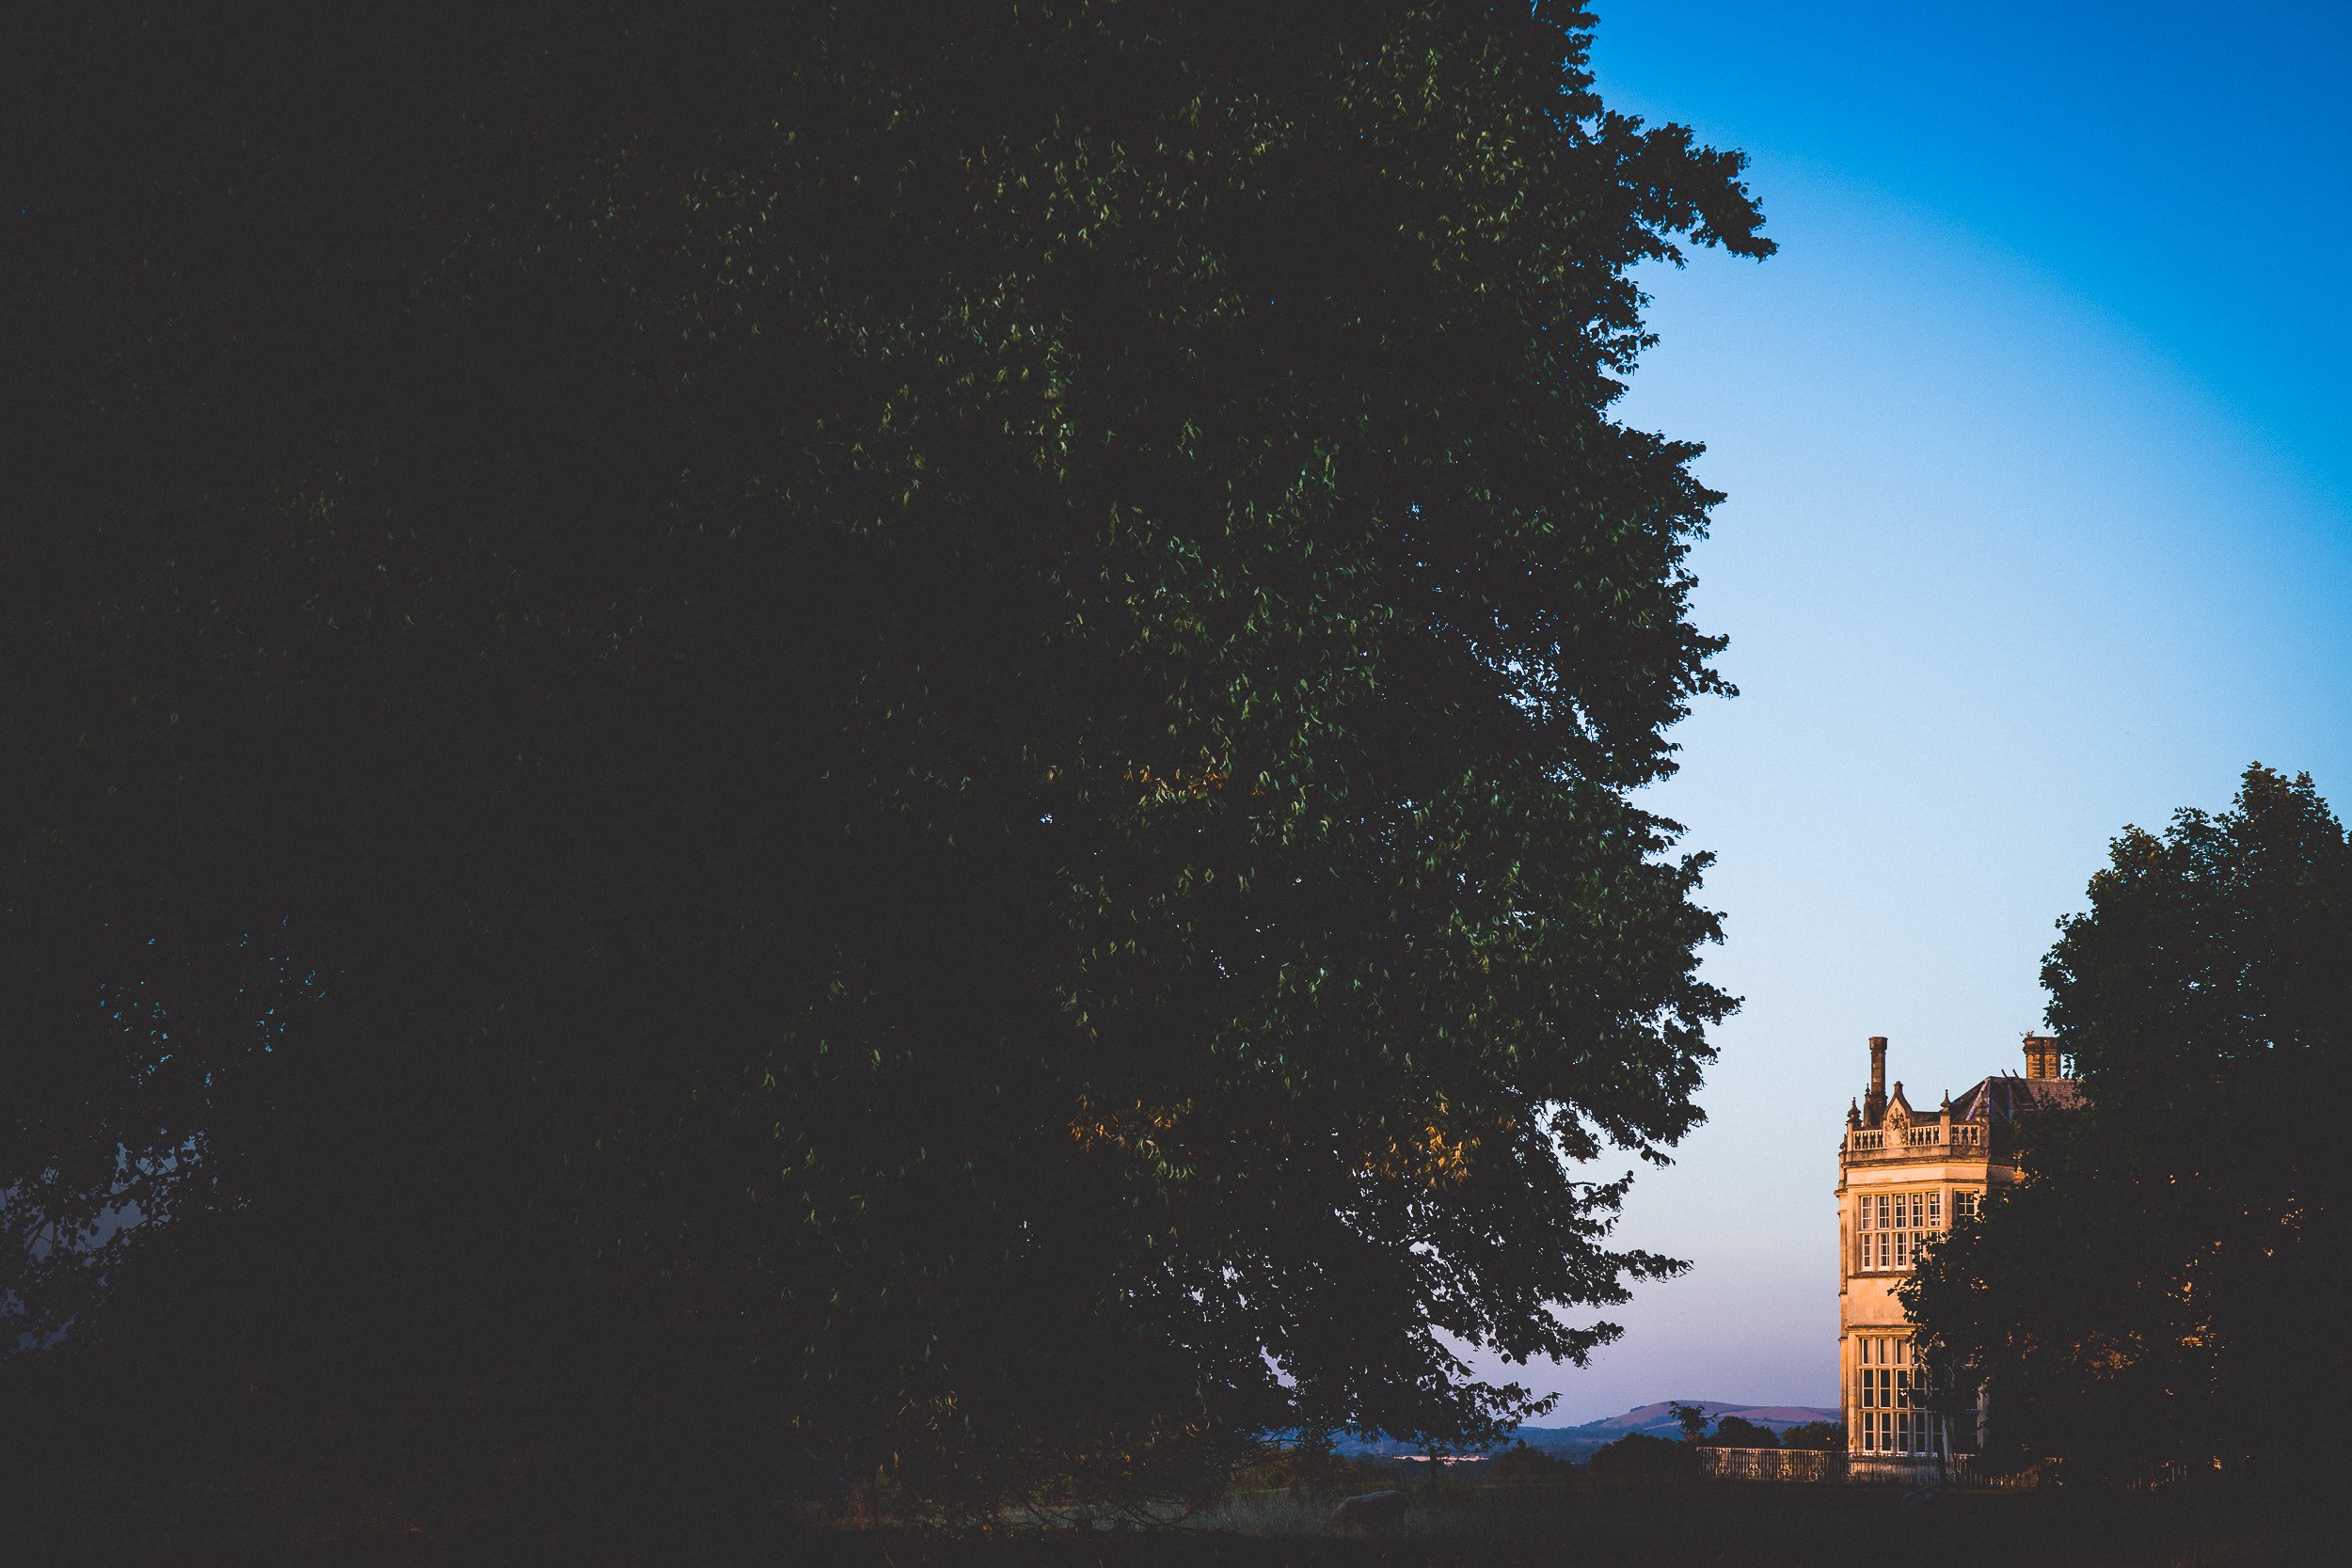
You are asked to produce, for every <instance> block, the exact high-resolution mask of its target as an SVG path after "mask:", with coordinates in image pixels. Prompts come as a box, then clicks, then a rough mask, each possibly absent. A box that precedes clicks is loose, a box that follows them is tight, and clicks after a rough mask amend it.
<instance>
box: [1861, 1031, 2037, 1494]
mask: <svg viewBox="0 0 2352 1568" xmlns="http://www.w3.org/2000/svg"><path fill="white" fill-rule="evenodd" d="M2078 1100H2079V1094H2078V1091H2077V1090H2076V1088H2075V1085H2074V1080H2073V1079H2072V1078H2069V1077H2066V1076H2064V1075H2063V1069H2062V1066H2061V1063H2060V1061H2059V1052H2058V1041H2057V1040H2055V1039H2053V1038H2051V1037H2048V1036H2043V1035H2028V1036H2026V1072H2025V1076H2023V1077H2019V1076H2017V1075H2015V1074H2013V1073H2000V1074H1996V1075H1995V1076H1994V1077H1991V1078H1987V1079H1985V1080H1984V1081H1983V1082H1981V1083H1979V1084H1978V1085H1976V1086H1975V1087H1974V1088H1972V1089H1970V1090H1969V1091H1968V1092H1967V1093H1966V1094H1964V1095H1963V1096H1962V1097H1961V1099H1960V1102H1959V1103H1958V1104H1957V1105H1955V1104H1954V1103H1953V1102H1952V1097H1951V1096H1950V1095H1948V1094H1947V1095H1946V1096H1944V1101H1943V1103H1942V1105H1940V1106H1939V1107H1937V1108H1936V1109H1935V1110H1932V1111H1920V1110H1915V1109H1914V1108H1913V1107H1912V1104H1911V1102H1910V1101H1908V1100H1907V1099H1905V1098H1904V1095H1903V1086H1902V1084H1901V1083H1900V1081H1898V1082H1897V1083H1896V1085H1895V1087H1894V1090H1893V1092H1892V1093H1891V1094H1890V1093H1889V1092H1888V1090H1887V1086H1886V1039H1885V1037H1883V1036H1873V1037H1871V1040H1870V1087H1869V1091H1868V1092H1867V1094H1865V1095H1864V1096H1863V1097H1862V1099H1861V1100H1860V1101H1859V1102H1857V1103H1856V1104H1854V1105H1852V1106H1851V1107H1850V1108H1849V1109H1848V1110H1847V1112H1846V1136H1845V1141H1844V1142H1843V1144H1841V1145H1840V1146H1839V1148H1838V1151H1837V1257H1838V1270H1837V1278H1838V1286H1837V1306H1838V1313H1837V1353H1838V1355H1837V1365H1838V1383H1839V1399H1838V1402H1839V1404H1840V1405H1841V1406H1842V1407H1843V1408H1844V1410H1845V1413H1846V1451H1847V1452H1848V1453H1849V1454H1851V1455H1856V1456H1860V1457H1866V1458H1876V1459H1890V1460H1906V1459H1910V1460H1923V1459H1928V1458H1931V1457H1933V1456H1935V1455H1937V1454H1948V1453H1952V1452H1956V1451H1966V1450H1969V1449H1975V1448H1976V1447H1978V1445H1979V1440H1980V1437H1981V1432H1980V1428H1981V1425H1982V1420H1983V1413H1982V1411H1981V1410H1979V1413H1978V1422H1977V1426H1978V1428H1979V1430H1975V1431H1950V1430H1947V1427H1946V1423H1943V1422H1941V1421H1938V1420H1936V1419H1935V1418H1931V1416H1930V1415H1929V1414H1928V1412H1927V1411H1925V1410H1923V1409H1920V1408H1918V1407H1917V1406H1916V1405H1915V1404H1914V1402H1913V1401H1912V1397H1911V1396H1912V1389H1913V1386H1914V1382H1915V1378H1916V1376H1917V1370H1916V1368H1915V1363H1914V1358H1913V1355H1912V1347H1911V1325H1910V1323H1908V1322H1906V1321H1905V1319H1904V1317H1903V1307H1902V1303H1901V1302H1899V1301H1898V1300H1896V1299H1895V1291H1896V1290H1897V1289H1898V1288H1899V1287H1900V1286H1901V1285H1902V1283H1903V1281H1904V1280H1905V1279H1906V1278H1907V1277H1908V1276H1909V1275H1910V1273H1911V1264H1912V1259H1914V1258H1915V1256H1916V1255H1917V1252H1918V1249H1919V1247H1920V1246H1921V1244H1922V1243H1925V1242H1926V1241H1927V1240H1928V1239H1929V1238H1930V1237H1932V1236H1934V1235H1935V1234H1937V1233H1938V1232H1940V1231H1944V1230H1947V1229H1949V1228H1950V1227H1951V1226H1952V1225H1953V1223H1954V1222H1955V1221H1956V1220H1959V1219H1961V1218H1963V1217H1966V1216H1968V1215H1970V1214H1972V1213H1974V1212H1975V1211H1976V1207H1977V1205H1979V1203H1981V1202H1983V1200H1984V1195H1985V1194H1986V1193H1988V1192H1992V1191H1995V1190H1997V1189H1999V1188H2001V1187H2003V1186H2006V1185H2007V1184H2009V1183H2010V1182H2012V1181H2014V1180H2017V1166H2016V1126H2017V1121H2018V1118H2019V1117H2023V1116H2027V1115H2030V1114H2031V1113H2033V1112H2034V1111H2037V1110H2041V1109H2044V1108H2057V1107H2060V1106H2067V1105H2073V1104H2075V1103H2077V1101H2078Z"/></svg>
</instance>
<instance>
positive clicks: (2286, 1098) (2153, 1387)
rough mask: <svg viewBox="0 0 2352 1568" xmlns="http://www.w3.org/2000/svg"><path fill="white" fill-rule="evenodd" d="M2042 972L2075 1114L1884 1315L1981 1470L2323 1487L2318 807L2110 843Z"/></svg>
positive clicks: (2329, 1012) (2327, 821)
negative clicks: (1901, 1319)
mask: <svg viewBox="0 0 2352 1568" xmlns="http://www.w3.org/2000/svg"><path fill="white" fill-rule="evenodd" d="M2059 929H2060V933H2061V934H2060V937H2059V940H2058V945H2057V946H2056V947H2055V948H2053V949H2052V950H2051V952H2050V956H2049V958H2048V960H2047V962H2046V963H2045V964H2044V965H2043V968H2042V981H2043V984H2044V985H2046V986H2047V987H2048V989H2049V991H2050V1009H2049V1019H2050V1022H2051V1023H2052V1024H2053V1025H2054V1026H2056V1027H2057V1029H2058V1031H2059V1032H2060V1033H2061V1035H2062V1036H2063V1037H2064V1039H2065V1041H2066V1044H2067V1046H2068V1048H2069V1049H2070V1050H2071V1051H2072V1052H2073V1053H2074V1062H2075V1070H2076V1072H2077V1074H2078V1075H2079V1077H2080V1078H2081V1081H2082V1085H2083V1088H2084V1090H2085V1092H2086V1094H2087V1096H2088V1100H2089V1103H2088V1105H2087V1107H2086V1108H2084V1109H2081V1110H2079V1111H2069V1112H2065V1113H2062V1114H2056V1115H2045V1116H2043V1117H2040V1118H2038V1119H2037V1120H2035V1121H2034V1122H2033V1123H2031V1124H2030V1125H2028V1126H2027V1127H2026V1129H2025V1132H2026V1138H2025V1145H2024V1168H2025V1174H2026V1181H2025V1182H2024V1183H2023V1184H2022V1185H2021V1186H2019V1187H2016V1188H2013V1189H2011V1190H2010V1192H2009V1193H2008V1194H2006V1195H2005V1196H2002V1197H2001V1198H2000V1199H1999V1200H1998V1201H1995V1202H1994V1203H1992V1204H1990V1205H1988V1207H1987V1208H1986V1210H1985V1212H1984V1215H1983V1218H1982V1220H1981V1222H1980V1223H1979V1224H1976V1225H1974V1226H1963V1227H1960V1228H1959V1229H1958V1230H1956V1231H1954V1232H1953V1233H1952V1235H1951V1237H1950V1238H1949V1240H1947V1242H1945V1243H1942V1244H1941V1245H1939V1246H1937V1247H1936V1248H1934V1249H1933V1250H1932V1251H1931V1254H1930V1255H1929V1257H1928V1259H1926V1261H1925V1262H1923V1263H1922V1265H1921V1266H1920V1268H1919V1270H1918V1272H1917V1273H1916V1275H1915V1276H1914V1278H1913V1280H1912V1283H1911V1285H1910V1286H1909V1287H1908V1288H1907V1289H1906V1291H1905V1292H1904V1300H1905V1302H1906V1303H1907V1304H1908V1307H1909V1309H1910V1310H1911V1312H1912V1314H1913V1321H1914V1322H1916V1323H1921V1324H1922V1325H1924V1328H1925V1330H1926V1332H1927V1333H1928V1334H1929V1335H1930V1336H1931V1338H1932V1339H1933V1341H1934V1345H1933V1351H1932V1356H1933V1360H1934V1362H1935V1364H1936V1366H1937V1369H1938V1372H1939V1381H1940V1383H1941V1384H1942V1386H1944V1387H1946V1388H1947V1389H1950V1390H1955V1391H1957V1392H1959V1393H1960V1394H1961V1396H1962V1398H1963V1400H1965V1399H1970V1398H1972V1397H1973V1391H1974V1390H1975V1389H1976V1388H1977V1387H1978V1386H1979V1385H1984V1386H1989V1389H1990V1394H1991V1420H1992V1437H1993V1441H1994V1449H1995V1451H1996V1453H2001V1454H2006V1455H2009V1456H2010V1457H2012V1458H2020V1459H2022V1458H2028V1457H2033V1456H2039V1455H2048V1454H2057V1455H2060V1456H2063V1457H2064V1459H2065V1461H2066V1464H2067V1466H2068V1469H2069V1473H2070V1475H2084V1474H2089V1475H2094V1476H2107V1477H2122V1478H2129V1477H2132V1476H2134V1475H2145V1474H2149V1473H2154V1472H2156V1471H2158V1470H2159V1469H2160V1468H2161V1467H2163V1466H2166V1465H2174V1466H2181V1467H2184V1468H2185V1469H2186V1470H2188V1471H2190V1472H2192V1473H2203V1474H2211V1473H2212V1472H2213V1467H2214V1465H2215V1464H2216V1463H2217V1462H2218V1463H2219V1465H2220V1466H2221V1468H2222V1470H2223V1471H2224V1472H2225V1473H2228V1474H2236V1475H2242V1476H2246V1477H2249V1478H2251V1479H2254V1480H2257V1481H2279V1480H2281V1479H2285V1478H2291V1477H2293V1476H2296V1474H2298V1473H2299V1472H2300V1471H2301V1470H2302V1469H2303V1468H2304V1467H2305V1466H2306V1465H2325V1464H2328V1463H2331V1461H2330V1460H2328V1456H2327V1450H2326V1449H2325V1446H2324V1445H2323V1444H2321V1443H2318V1442H2316V1441H2315V1433H2317V1431H2318V1430H2320V1427H2319V1424H2318V1422H2317V1417H2318V1415H2319V1413H2320V1412H2323V1411H2328V1410H2333V1409H2337V1408H2339V1407H2341V1406H2342V1404H2343V1403H2344V1400H2345V1398H2346V1397H2347V1395H2352V1378H2347V1372H2348V1371H2352V1363H2347V1358H2346V1354H2345V1349H2344V1341H2343V1337H2342V1335H2341V1334H2340V1333H2339V1332H2338V1331H2337V1329H2336V1327H2335V1321H2336V1318H2337V1317H2338V1316H2339V1315H2340V1311H2341V1305H2342V1302H2343V1300H2344V1291H2345V1288H2346V1287H2347V1285H2352V1232H2347V1220H2348V1219H2352V1207H2348V1206H2347V1199H2348V1198H2352V1190H2348V1186H2352V1172H2348V1171H2347V1168H2346V1166H2345V1164H2344V1161H2343V1160H2342V1159H2341V1158H2340V1157H2339V1156H2338V1155H2337V1153H2336V1152H2335V1146H2336V1143H2337V1139H2336V1136H2335V1127H2336V1123H2337V1122H2338V1121H2339V1120H2340V1119H2341V1117H2342V1116H2343V1094H2344V1089H2345V1087H2346V1086H2347V1083H2348V1082H2352V1073H2348V1072H2347V1068H2352V845H2347V842H2346V839H2345V836H2344V829H2343V826H2342V825H2341V824H2340V823H2338V822H2337V820H2336V819H2335V817H2334V816H2332V815H2331V814H2330V813H2329V812H2328V806H2327V803H2326V802H2325V801H2323V800H2320V798H2319V797H2318V795H2317V793H2316V792H2315V791H2314V790H2313V788H2312V781H2311V779H2310V777H2309V775H2303V776H2300V777H2297V778H2296V779H2294V780H2292V781H2289V780H2287V779H2285V778H2282V777H2280V775H2279V774H2277V773H2274V772H2272V771H2270V770H2269V769H2267V768H2260V767H2257V768H2249V769H2248V770H2247V773H2246V776H2245V781H2244V784H2243V786H2242V787H2241V789H2240V790H2239V793H2238V797H2237V800H2236V802H2235V804H2234V806H2233V808H2232V809H2231V810H2229V811H2227V812H2224V813H2221V814H2220V815H2218V816H2209V815H2207V814H2206V813H2203V812H2200V811H2183V812H2181V813H2179V814H2178V815H2177V816H2175V817H2174V818H2173V821H2172V825H2171V827H2170V828H2169V830H2168V831H2167V832H2165V833H2164V834H2163V835H2162V836H2160V837H2159V836H2157V835H2155V834H2153V833H2149V832H2142V831H2141V830H2139V829H2137V828H2134V829H2130V830H2127V831H2126V832H2124V833H2123V835H2122V837H2120V838H2118V839H2117V840H2116V841H2115V843H2114V847H2113V852H2112V856H2111V859H2110V862H2109V864H2108V866H2107V868H2106V869H2105V870H2103V871H2101V872H2100V873H2099V874H2098V875H2097V876H2096V877H2094V878H2092V879H2091V882H2090V909H2089V910H2088V911H2086V912H2084V913H2082V914H2079V915H2074V916H2070V917H2069V918H2067V919H2066V920H2064V921H2061V922H2060V923H2059Z"/></svg>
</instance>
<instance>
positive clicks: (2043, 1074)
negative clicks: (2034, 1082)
mask: <svg viewBox="0 0 2352 1568" xmlns="http://www.w3.org/2000/svg"><path fill="white" fill-rule="evenodd" d="M2026 1077H2028V1078H2056V1077H2058V1037H2057V1036H2055V1035H2027V1036H2026Z"/></svg>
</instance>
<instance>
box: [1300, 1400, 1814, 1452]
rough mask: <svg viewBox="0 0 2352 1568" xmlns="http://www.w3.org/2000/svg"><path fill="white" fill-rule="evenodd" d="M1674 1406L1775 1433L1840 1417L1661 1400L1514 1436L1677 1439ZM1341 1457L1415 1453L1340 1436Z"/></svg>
mask: <svg viewBox="0 0 2352 1568" xmlns="http://www.w3.org/2000/svg"><path fill="white" fill-rule="evenodd" d="M1677 1403H1681V1404H1695V1405H1697V1406H1698V1407H1699V1408H1700V1409H1701V1410H1704V1411H1706V1412H1707V1415H1708V1419H1709V1420H1710V1421H1714V1420H1721V1419H1722V1418H1724V1417H1725V1416H1737V1417H1739V1418H1740V1419H1741V1420H1744V1421H1750V1422H1753V1423H1754V1424H1755V1425H1756V1426H1760V1427H1770V1428H1772V1430H1773V1431H1774V1432H1787V1431H1788V1429H1789V1428H1790V1427H1793V1426H1803V1425H1804V1423H1806V1422H1807V1421H1835V1420H1837V1419H1839V1414H1838V1412H1837V1411H1836V1410H1834V1409H1824V1408H1822V1407H1820V1406H1819V1405H1811V1404H1731V1403H1728V1402H1724V1401H1723V1400H1680V1401H1676V1400H1661V1401H1659V1402H1657V1403H1656V1404H1645V1405H1643V1406H1641V1407H1639V1408H1638V1409H1634V1410H1629V1411H1627V1412H1626V1413H1625V1414H1624V1415H1622V1416H1608V1417H1604V1418H1601V1419H1599V1420H1597V1421H1586V1422H1585V1423H1584V1424H1582V1425H1581V1426H1572V1427H1521V1428H1519V1429H1518V1432H1517V1433H1514V1434H1513V1435H1514V1436H1516V1437H1517V1438H1518V1440H1519V1441H1520V1442H1522V1443H1525V1444H1526V1445H1527V1446H1528V1447H1529V1448H1531V1449H1547V1450H1549V1451H1550V1452H1554V1453H1564V1454H1582V1453H1589V1452H1591V1451H1592V1450H1593V1449H1597V1448H1599V1447H1600V1446H1601V1445H1602V1444H1604V1443H1613V1442H1615V1441H1616V1440H1617V1439H1618V1438H1620V1437H1623V1436H1624V1435H1625V1434H1626V1433H1629V1432H1639V1433H1646V1434H1648V1435H1650V1436H1653V1437H1680V1436H1681V1435H1682V1423H1681V1422H1679V1421H1677V1420H1676V1419H1675V1417H1674V1406H1675V1405H1676V1404H1677ZM1337 1447H1338V1449H1339V1451H1340V1452H1342V1453H1377V1454H1409V1453H1419V1452H1421V1451H1422V1450H1421V1449H1420V1447H1419V1446H1418V1445H1417V1444H1412V1443H1406V1442H1402V1441H1399V1440H1398V1439H1396V1438H1393V1437H1382V1436H1372V1437H1343V1438H1342V1439H1340V1441H1339V1443H1338V1444H1337Z"/></svg>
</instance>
